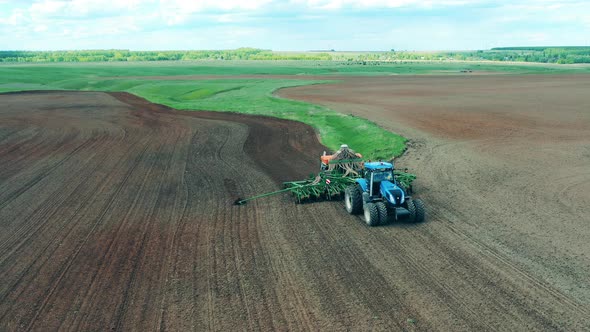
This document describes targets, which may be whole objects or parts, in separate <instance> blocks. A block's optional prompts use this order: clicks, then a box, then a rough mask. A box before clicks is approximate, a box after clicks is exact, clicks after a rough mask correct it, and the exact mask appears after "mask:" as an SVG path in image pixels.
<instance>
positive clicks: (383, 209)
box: [375, 202, 389, 225]
mask: <svg viewBox="0 0 590 332" xmlns="http://www.w3.org/2000/svg"><path fill="white" fill-rule="evenodd" d="M375 205H376V206H377V211H379V223H380V224H381V225H385V224H387V223H388V222H389V218H388V216H387V206H385V203H383V202H377V203H375Z"/></svg>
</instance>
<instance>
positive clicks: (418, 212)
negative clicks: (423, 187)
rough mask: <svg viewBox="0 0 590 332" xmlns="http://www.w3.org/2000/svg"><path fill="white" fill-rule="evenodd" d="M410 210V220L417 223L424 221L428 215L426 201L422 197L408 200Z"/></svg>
mask: <svg viewBox="0 0 590 332" xmlns="http://www.w3.org/2000/svg"><path fill="white" fill-rule="evenodd" d="M408 211H410V220H412V221H413V222H415V223H419V222H423V221H424V218H425V217H426V211H425V209H424V203H423V202H422V200H421V199H411V200H409V201H408Z"/></svg>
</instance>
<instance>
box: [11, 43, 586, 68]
mask: <svg viewBox="0 0 590 332" xmlns="http://www.w3.org/2000/svg"><path fill="white" fill-rule="evenodd" d="M183 60H184V61H191V60H325V61H360V62H361V63H362V62H366V61H404V60H428V61H447V60H464V61H481V60H489V61H513V62H540V63H559V64H573V63H590V47H584V46H573V47H572V46H564V47H540V46H539V47H499V48H493V49H491V50H477V51H444V52H417V51H395V50H391V51H389V52H365V53H362V52H361V53H357V52H334V51H330V52H301V53H296V52H292V53H286V52H273V51H271V50H264V49H257V48H238V49H235V50H200V51H129V50H80V51H0V62H110V61H113V62H118V61H183Z"/></svg>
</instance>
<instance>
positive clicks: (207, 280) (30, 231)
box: [0, 92, 590, 331]
mask: <svg viewBox="0 0 590 332" xmlns="http://www.w3.org/2000/svg"><path fill="white" fill-rule="evenodd" d="M0 104H1V105H2V107H1V108H0V165H1V167H0V280H2V282H1V283H0V330H8V331H13V330H53V329H58V328H59V329H73V330H107V329H114V330H154V329H165V330H218V331H227V330H242V329H248V330H318V329H324V330H392V329H394V330H429V331H430V330H443V331H448V330H522V329H537V330H574V329H584V328H589V327H590V325H589V323H588V321H587V317H588V316H589V315H588V314H589V310H588V306H587V302H583V301H581V300H580V299H576V297H574V296H571V295H570V294H568V293H567V292H564V291H562V290H560V288H559V287H556V286H555V285H554V284H552V283H551V282H550V279H547V278H544V277H543V276H542V275H539V274H538V273H536V272H537V271H536V270H531V269H528V268H527V267H526V265H525V264H523V263H521V262H519V261H518V260H516V259H514V257H513V256H511V255H507V254H506V253H505V251H504V250H503V249H502V248H503V247H502V246H501V245H502V244H503V243H496V242H493V241H491V240H489V239H494V238H493V237H492V235H493V233H492V235H489V234H487V233H488V232H489V231H488V229H487V228H492V229H493V228H494V227H497V228H502V227H505V225H506V223H505V222H504V221H499V222H497V223H495V226H494V227H486V228H480V227H479V225H477V220H475V219H470V218H469V215H467V214H466V213H467V212H465V211H464V210H462V207H464V205H463V204H464V203H461V204H459V205H455V207H456V208H443V207H444V203H445V200H446V199H447V197H446V196H445V194H446V191H445V190H444V189H443V188H440V187H435V186H434V185H432V183H431V182H430V181H431V179H432V177H431V176H430V175H425V176H424V181H422V183H421V186H423V187H424V190H423V192H424V196H425V197H426V198H427V204H429V205H430V206H432V209H431V211H430V213H431V221H429V222H427V223H424V224H421V225H412V224H404V223H398V224H393V225H391V226H387V227H379V228H369V227H366V226H364V225H363V223H362V222H361V221H360V220H359V219H358V218H356V217H350V216H348V215H347V214H346V213H345V211H344V209H343V207H342V204H341V203H340V202H324V203H318V204H304V205H294V204H292V203H291V202H290V200H289V199H288V198H287V197H273V198H269V199H267V200H260V201H256V202H252V203H251V204H248V205H246V206H241V207H240V206H233V205H232V202H233V200H234V199H235V198H237V197H238V196H242V197H244V196H248V195H251V194H255V193H259V192H264V191H267V190H274V189H277V188H278V187H279V182H280V181H283V180H291V179H299V178H304V177H306V176H307V175H308V174H309V173H310V172H315V171H317V164H318V162H317V158H318V155H319V154H320V153H321V151H322V150H323V147H322V146H321V145H320V144H319V143H318V142H317V141H316V139H315V135H314V134H313V131H312V130H311V129H310V128H308V127H306V126H303V125H301V124H297V123H292V122H286V121H281V120H275V119H268V118H261V117H246V116H242V115H234V114H227V113H223V114H221V113H207V112H199V113H197V112H195V113H187V112H176V111H172V110H169V109H167V108H165V107H161V106H157V105H152V104H149V103H147V102H145V101H143V100H141V99H139V98H135V97H133V96H130V95H126V94H105V93H98V92H79V93H76V92H30V93H21V94H4V95H0ZM422 144H423V145H424V146H425V147H429V148H430V145H428V142H427V141H425V143H422ZM466 144H467V143H466ZM447 146H452V144H451V145H447ZM457 146H458V147H457ZM460 147H461V144H455V147H453V148H447V150H449V151H454V150H455V149H459V148H460ZM423 149H424V148H422V149H419V150H416V151H417V152H412V153H411V154H410V155H409V156H408V159H409V158H413V157H415V159H416V160H418V159H417V158H420V160H421V161H420V162H419V163H418V165H419V166H420V167H423V166H424V165H425V164H422V163H423V162H424V163H426V162H427V161H424V160H423V159H422V158H427V157H422V156H433V157H430V158H431V160H432V163H433V166H437V167H436V170H435V171H433V172H440V173H437V174H435V175H437V176H439V175H440V176H442V177H447V178H448V179H447V180H448V181H450V178H452V177H453V176H454V175H453V174H454V172H453V168H454V167H455V166H453V165H447V164H444V163H443V162H440V161H437V160H436V156H437V153H438V152H436V151H440V149H444V145H443V146H442V147H437V148H432V149H431V150H432V151H435V152H432V153H430V154H428V153H427V154H425V155H424V154H420V153H422V152H419V151H423ZM448 153H451V152H448ZM447 160H450V159H447ZM412 162H413V161H412ZM408 163H410V160H408ZM459 164H461V163H459ZM421 173H422V172H421ZM421 175H422V174H421ZM461 189H462V188H457V190H458V191H457V192H456V193H455V192H453V195H457V196H465V193H461V192H459V190H461ZM562 189H564V187H562ZM421 190H422V189H421ZM494 193H495V191H494ZM439 195H440V196H439ZM469 195H472V193H470V194H469ZM469 195H468V196H469ZM465 199H466V200H468V201H469V200H473V199H477V198H473V197H467V198H465ZM490 205H493V204H491V203H490ZM488 208H489V207H488V206H487V205H483V207H482V208H481V211H482V213H481V215H482V216H483V217H484V218H487V215H486V213H488V210H486V209H488ZM467 211H468V212H469V211H470V210H467ZM581 215H582V216H584V214H583V213H581ZM486 220H487V219H486ZM476 226H477V227H476ZM511 227H512V226H511ZM474 230H475V231H474ZM477 230H480V231H477ZM479 232H481V233H482V234H483V233H486V234H487V235H486V234H484V235H485V236H483V235H481V234H479ZM580 233H581V234H582V235H581V236H583V234H584V233H583V230H580ZM508 240H509V239H507V240H506V241H508ZM507 243H512V242H507ZM524 243H525V244H523V248H524V249H527V250H528V248H527V247H526V246H525V245H526V244H527V243H528V242H524ZM524 249H523V251H524V252H525V253H526V252H527V251H525V250H524ZM582 249H583V248H582ZM582 253H583V252H582ZM520 257H526V255H523V256H520ZM562 266H563V268H564V269H566V270H569V269H571V268H570V266H571V265H569V263H566V262H564V264H563V265H562Z"/></svg>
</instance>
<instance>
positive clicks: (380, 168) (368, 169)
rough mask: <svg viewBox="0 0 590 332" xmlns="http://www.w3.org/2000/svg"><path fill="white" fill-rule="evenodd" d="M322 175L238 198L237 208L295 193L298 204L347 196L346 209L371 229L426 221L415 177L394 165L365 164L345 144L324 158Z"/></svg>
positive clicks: (386, 163)
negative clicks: (399, 221)
mask: <svg viewBox="0 0 590 332" xmlns="http://www.w3.org/2000/svg"><path fill="white" fill-rule="evenodd" d="M320 159H321V166H320V173H319V174H318V175H316V176H310V178H309V179H307V180H302V181H290V182H285V183H284V189H281V190H277V191H273V192H268V193H264V194H260V195H256V196H252V197H249V198H245V199H237V200H236V201H235V204H236V205H243V204H246V203H247V202H249V201H252V200H255V199H259V198H263V197H268V196H273V195H277V194H281V193H287V192H289V193H291V194H292V196H293V197H294V199H295V202H296V203H305V202H310V201H316V200H333V199H340V198H342V196H344V200H345V207H346V210H347V211H348V212H349V213H350V214H359V213H360V212H364V219H365V222H366V223H367V224H368V225H369V226H377V225H383V224H386V223H387V222H389V221H390V220H392V219H395V220H397V219H399V218H402V217H408V218H410V220H412V221H415V222H421V221H423V220H424V217H425V216H424V204H423V203H422V201H421V200H419V199H413V198H412V197H411V194H412V182H413V181H414V180H415V179H416V176H415V175H414V174H411V173H408V172H407V169H406V170H404V171H400V170H396V169H395V168H394V165H393V163H392V162H391V163H389V162H382V161H378V162H371V161H367V162H365V161H363V159H362V155H360V154H359V153H356V152H354V151H353V150H351V149H350V148H349V147H348V146H347V145H342V146H341V147H340V149H339V150H338V151H336V153H334V154H332V155H327V154H326V153H325V152H324V155H323V156H321V158H320Z"/></svg>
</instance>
